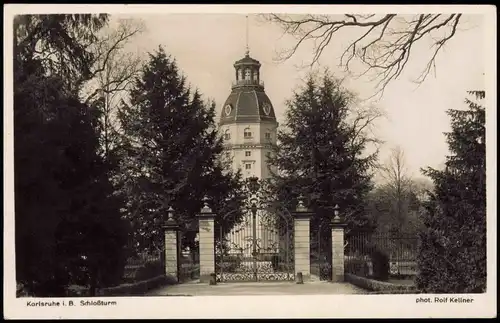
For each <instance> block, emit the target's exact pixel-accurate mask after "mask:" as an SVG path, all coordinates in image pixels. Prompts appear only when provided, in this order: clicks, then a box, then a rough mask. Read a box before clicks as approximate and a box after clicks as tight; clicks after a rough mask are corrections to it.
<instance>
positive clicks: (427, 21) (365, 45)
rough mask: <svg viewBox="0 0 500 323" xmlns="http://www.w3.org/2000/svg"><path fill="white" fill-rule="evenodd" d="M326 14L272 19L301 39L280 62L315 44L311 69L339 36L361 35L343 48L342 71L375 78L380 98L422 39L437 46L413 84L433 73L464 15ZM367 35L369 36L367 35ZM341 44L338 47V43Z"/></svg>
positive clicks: (281, 56) (399, 74) (271, 19)
mask: <svg viewBox="0 0 500 323" xmlns="http://www.w3.org/2000/svg"><path fill="white" fill-rule="evenodd" d="M332 17H335V16H327V15H305V16H289V15H281V14H268V15H264V18H265V19H266V20H267V21H268V22H272V23H275V24H278V25H279V26H281V27H282V29H283V31H284V33H285V34H289V35H292V36H295V37H298V41H297V42H296V43H295V45H294V46H292V47H291V48H289V49H288V50H286V51H284V52H283V53H282V54H280V55H279V57H278V61H282V62H283V61H286V60H288V59H290V58H291V57H292V56H294V55H295V53H296V52H297V50H298V49H299V47H301V45H303V44H304V43H305V42H306V41H307V40H313V42H314V43H315V44H317V43H319V45H318V46H314V49H313V53H312V60H311V62H310V64H309V66H310V67H312V66H313V65H315V64H317V63H318V60H319V59H320V57H321V56H322V54H323V53H324V50H325V48H327V47H328V45H329V44H330V43H331V42H332V40H334V39H336V37H335V36H337V35H338V34H339V33H340V31H343V30H349V31H362V32H361V33H360V36H357V37H355V38H353V39H352V40H351V41H350V42H349V45H348V46H347V47H346V48H345V49H343V53H342V55H341V57H340V60H339V66H340V67H342V68H343V69H344V71H345V72H347V73H349V74H351V75H353V76H354V77H361V76H364V75H366V74H368V73H372V74H373V79H372V80H373V81H377V84H376V92H375V94H374V96H376V95H380V96H381V95H382V94H383V91H384V90H385V88H386V86H387V85H388V84H389V83H390V82H391V81H393V80H396V79H398V78H399V77H400V76H401V74H402V72H403V71H404V70H405V67H406V65H407V63H408V61H409V59H410V57H411V52H412V48H414V47H415V46H416V44H417V43H419V42H420V43H421V42H422V40H423V39H425V38H430V39H433V40H434V41H433V46H432V49H431V53H430V57H429V60H428V63H427V65H426V66H425V68H423V70H422V72H421V73H420V75H419V76H418V77H417V78H416V79H415V80H414V82H415V83H417V84H421V83H422V82H424V81H425V80H426V78H427V76H428V75H429V73H430V72H431V70H432V69H433V68H435V61H436V57H437V55H438V54H439V52H440V51H441V50H442V48H443V47H444V46H445V44H446V43H447V42H449V41H450V39H452V38H453V37H454V36H455V34H456V31H457V26H458V25H459V22H460V19H461V17H462V15H461V14H449V15H443V14H419V15H414V16H412V17H410V19H407V17H404V16H401V15H396V14H386V15H382V16H381V15H374V14H372V15H359V14H345V15H344V17H343V18H344V19H342V18H335V19H332ZM365 30H366V31H365ZM334 43H335V45H338V44H339V42H335V41H334ZM355 60H356V61H358V62H361V65H362V66H363V71H361V72H356V71H355V70H354V68H353V67H352V63H353V61H355Z"/></svg>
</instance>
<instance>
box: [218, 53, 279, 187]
mask: <svg viewBox="0 0 500 323" xmlns="http://www.w3.org/2000/svg"><path fill="white" fill-rule="evenodd" d="M260 67H261V64H260V63H259V61H258V60H256V59H253V58H251V57H250V54H249V51H248V49H247V51H246V54H245V57H243V58H242V59H240V60H238V61H236V62H235V63H234V69H235V80H234V81H233V84H232V88H231V93H230V94H229V97H228V98H227V100H226V101H225V103H224V106H223V108H222V113H221V117H220V123H219V127H220V131H222V134H223V137H224V144H225V148H226V156H227V157H229V158H230V159H231V160H232V167H233V170H235V171H236V170H238V169H241V170H242V173H243V176H244V177H245V178H248V177H252V176H256V177H258V178H260V179H264V178H269V177H270V173H269V169H268V165H267V156H268V154H270V153H271V147H272V145H274V144H276V131H277V128H278V122H277V121H276V116H275V114H274V108H273V105H272V103H271V100H270V99H269V97H268V96H267V94H266V92H265V91H264V82H262V81H261V75H260Z"/></svg>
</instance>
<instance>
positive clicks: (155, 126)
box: [119, 47, 239, 251]
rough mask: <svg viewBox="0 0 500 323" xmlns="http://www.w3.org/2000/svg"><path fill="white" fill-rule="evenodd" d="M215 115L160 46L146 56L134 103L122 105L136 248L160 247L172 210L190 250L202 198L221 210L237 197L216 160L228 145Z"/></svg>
mask: <svg viewBox="0 0 500 323" xmlns="http://www.w3.org/2000/svg"><path fill="white" fill-rule="evenodd" d="M214 117H215V105H214V104H213V103H211V104H210V103H209V104H207V103H204V102H203V101H202V98H201V95H200V93H199V92H198V91H194V92H193V91H191V89H190V88H189V87H188V86H187V85H186V79H185V78H184V77H183V76H182V75H181V73H180V71H179V69H178V67H177V64H176V62H175V60H173V59H172V58H171V57H170V56H168V55H167V54H166V53H165V51H164V49H163V48H162V47H159V48H158V50H157V51H156V52H154V53H150V54H149V60H148V62H147V63H146V64H145V65H144V67H143V69H142V72H141V75H140V76H139V77H137V78H136V79H135V83H134V86H133V88H132V89H131V91H130V103H129V104H128V103H125V102H123V103H122V106H121V108H120V112H119V119H120V123H121V127H122V132H123V135H124V138H125V139H126V140H127V156H126V158H125V159H124V160H123V163H122V167H123V169H124V171H125V173H126V174H127V176H126V178H125V183H124V185H125V187H126V188H127V192H128V193H127V195H128V200H129V203H128V206H127V212H128V216H129V219H130V221H131V223H132V226H133V228H134V237H133V238H132V240H133V241H134V244H136V246H137V249H138V250H139V251H143V250H148V251H154V250H157V251H158V250H161V248H162V245H163V234H162V230H163V229H162V227H161V225H162V223H163V222H164V221H165V220H166V215H167V210H168V208H169V207H172V208H173V209H174V210H175V212H174V217H175V220H176V221H177V222H178V223H179V225H180V229H181V231H182V232H183V233H184V235H183V236H184V238H185V239H184V241H183V244H184V245H189V246H190V247H193V246H194V236H193V234H189V233H192V232H193V230H190V229H189V228H190V227H191V228H192V227H193V225H194V226H196V224H197V221H196V214H197V213H199V211H200V209H201V208H202V206H203V198H204V196H205V195H207V196H208V197H209V198H210V199H211V201H212V202H213V203H212V205H219V206H220V205H222V204H226V203H225V202H224V201H226V199H229V200H231V196H233V198H234V196H235V195H237V194H234V193H235V192H236V191H235V188H237V187H238V185H239V182H238V178H237V177H235V175H234V174H232V173H230V172H229V173H225V172H223V168H222V167H223V166H222V164H221V163H219V162H218V160H219V159H218V158H219V156H220V154H221V152H222V149H223V146H222V138H221V137H220V135H219V134H218V131H217V129H216V127H215V124H214ZM194 231H196V230H194Z"/></svg>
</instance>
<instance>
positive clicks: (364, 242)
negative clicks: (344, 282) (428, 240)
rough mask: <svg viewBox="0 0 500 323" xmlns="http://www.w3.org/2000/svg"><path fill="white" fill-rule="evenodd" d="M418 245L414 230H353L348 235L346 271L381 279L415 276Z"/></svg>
mask: <svg viewBox="0 0 500 323" xmlns="http://www.w3.org/2000/svg"><path fill="white" fill-rule="evenodd" d="M417 247H418V237H417V236H416V235H415V234H411V233H402V232H398V233H385V232H384V233H378V232H377V233H369V232H358V233H354V234H351V235H349V236H347V237H346V244H345V249H344V250H345V252H344V254H345V271H346V272H347V273H350V274H355V275H358V276H364V277H375V278H382V279H383V278H386V279H387V278H390V277H401V276H403V277H408V276H409V277H411V276H415V275H416V273H417V262H416V259H417Z"/></svg>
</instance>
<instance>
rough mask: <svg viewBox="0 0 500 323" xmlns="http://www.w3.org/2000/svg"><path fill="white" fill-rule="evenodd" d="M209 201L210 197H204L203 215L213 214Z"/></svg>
mask: <svg viewBox="0 0 500 323" xmlns="http://www.w3.org/2000/svg"><path fill="white" fill-rule="evenodd" d="M209 200H210V199H209V198H208V196H206V195H205V196H204V197H203V207H202V208H201V213H212V209H211V208H210V206H208V201H209Z"/></svg>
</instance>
